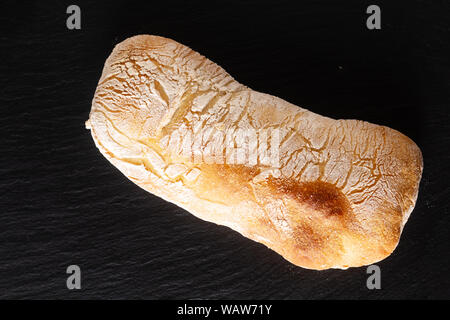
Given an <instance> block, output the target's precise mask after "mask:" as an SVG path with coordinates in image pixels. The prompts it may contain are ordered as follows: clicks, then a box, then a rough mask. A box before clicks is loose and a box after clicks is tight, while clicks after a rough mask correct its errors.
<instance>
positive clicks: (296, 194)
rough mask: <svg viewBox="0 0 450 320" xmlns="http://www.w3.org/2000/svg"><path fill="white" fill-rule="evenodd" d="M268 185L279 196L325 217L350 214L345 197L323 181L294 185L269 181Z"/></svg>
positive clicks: (274, 180)
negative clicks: (279, 194) (281, 195)
mask: <svg viewBox="0 0 450 320" xmlns="http://www.w3.org/2000/svg"><path fill="white" fill-rule="evenodd" d="M270 184H271V185H272V186H273V187H274V188H276V190H277V191H278V192H280V193H281V194H284V195H286V196H288V197H290V198H292V199H295V200H296V201H298V202H299V203H300V204H303V205H306V206H307V207H309V208H311V209H312V211H314V212H318V213H320V214H322V215H324V216H326V217H334V216H336V217H341V216H345V215H347V214H348V213H349V212H350V204H349V202H348V200H347V198H346V197H345V195H344V194H343V193H342V192H341V191H340V190H339V189H338V188H337V187H336V186H334V185H332V184H330V183H327V182H323V181H314V182H300V183H298V182H295V183H294V182H291V181H289V180H283V179H271V180H270Z"/></svg>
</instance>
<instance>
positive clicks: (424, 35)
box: [0, 0, 450, 299]
mask: <svg viewBox="0 0 450 320" xmlns="http://www.w3.org/2000/svg"><path fill="white" fill-rule="evenodd" d="M390 2H391V3H384V2H381V1H374V2H373V3H375V4H378V5H380V6H381V10H382V30H378V31H369V30H368V29H367V28H366V27H365V21H366V18H367V14H366V13H365V10H366V8H367V6H368V5H369V4H372V3H370V2H367V1H353V2H352V1H339V3H338V1H331V0H329V1H318V0H314V1H312V0H308V1H306V0H305V1H273V2H272V3H266V2H264V1H244V0H241V1H234V2H228V1H221V2H210V3H209V4H206V3H202V4H200V3H196V2H194V1H183V2H180V3H178V4H177V3H175V2H173V1H145V2H143V3H144V4H140V3H138V2H134V1H123V2H122V3H120V4H119V3H116V2H105V3H101V2H98V1H95V2H94V1H89V2H88V1H39V2H38V1H35V2H21V3H20V4H18V3H16V2H15V1H14V2H12V1H11V2H7V1H2V2H1V4H0V15H1V16H0V17H1V18H0V22H1V24H0V26H1V30H2V32H1V35H0V37H1V38H0V55H1V56H0V58H1V59H0V61H1V62H0V70H1V77H0V105H1V117H0V137H1V138H0V139H1V140H0V141H1V151H2V156H1V158H0V172H1V180H0V211H1V212H0V298H69V299H72V298H76V299H78V298H87V299H90V298H107V299H108V298H205V299H207V298H231V299H234V298H247V299H248V298H281V299H321V298H327V299H331V298H337V299H341V298H368V299H381V298H389V299H391V298H447V299H448V298H450V281H449V278H450V267H449V265H450V256H449V254H450V253H449V249H450V245H449V240H450V236H449V227H450V216H449V214H450V212H449V202H450V193H449V180H450V174H449V173H450V162H449V160H450V156H449V155H450V153H449V150H448V149H449V147H450V146H449V141H450V138H449V131H450V130H449V127H450V125H449V123H450V115H449V108H450V105H449V103H450V97H449V92H450V91H449V89H450V81H449V75H450V62H449V57H450V50H449V47H450V43H449V42H450V24H449V14H450V3H449V2H448V1H395V4H392V2H393V1H390ZM113 3H114V4H113ZM70 4H78V5H79V6H80V7H81V12H82V29H81V30H74V31H71V30H67V28H66V22H65V21H66V18H67V14H66V13H65V12H66V8H67V6H68V5H70ZM142 33H148V34H157V35H162V36H165V37H169V38H173V39H175V40H177V41H179V42H181V43H183V44H185V45H188V46H190V47H192V48H193V49H194V50H197V51H199V52H200V53H202V54H203V55H205V56H206V57H208V58H209V59H211V60H213V61H215V62H217V63H218V64H219V65H221V66H223V67H224V68H225V69H226V70H227V71H228V72H229V73H230V74H231V75H232V76H234V77H235V78H236V79H237V80H238V81H239V82H241V83H243V84H245V85H247V86H249V87H251V88H253V89H255V90H258V91H262V92H266V93H270V94H273V95H276V96H279V97H281V98H284V99H285V100H287V101H289V102H292V103H294V104H297V105H299V106H303V107H306V108H308V109H310V110H312V111H314V112H317V113H319V114H322V115H326V116H330V117H334V118H356V119H361V120H367V121H370V122H374V123H377V124H382V125H386V126H389V127H392V128H395V129H397V130H400V131H401V132H403V133H404V134H406V135H408V136H409V137H411V138H412V139H413V140H414V141H415V142H416V143H417V144H418V145H419V146H420V147H421V149H422V152H423V155H424V162H425V168H424V174H423V179H422V182H421V187H420V194H419V199H418V202H417V205H416V208H415V210H414V211H413V213H412V215H411V218H410V220H409V222H408V223H407V225H406V227H405V229H404V233H403V235H402V239H401V242H400V244H399V246H398V248H397V249H396V251H395V252H394V253H393V254H392V255H391V256H390V257H389V258H387V259H386V260H384V261H382V262H380V263H378V265H379V266H380V267H381V270H382V290H379V291H369V290H367V289H366V285H365V281H366V278H367V275H366V268H356V269H349V270H347V271H341V270H328V271H321V272H319V271H311V270H306V269H302V268H299V267H295V266H293V265H291V264H290V263H288V262H286V261H285V260H283V258H281V257H280V256H279V255H278V254H276V253H274V252H272V251H270V250H269V249H266V248H265V247H264V246H263V245H260V244H258V243H256V242H253V241H250V240H248V239H246V238H244V237H242V236H240V235H239V234H238V233H236V232H234V231H231V230H230V229H228V228H225V227H220V226H216V225H214V224H211V223H207V222H203V221H201V220H199V219H197V218H195V217H193V216H192V215H190V214H188V213H187V212H185V211H183V210H181V209H179V208H178V207H176V206H175V205H172V204H169V203H167V202H165V201H163V200H161V199H159V198H157V197H155V196H153V195H151V194H149V193H146V192H144V191H143V190H141V189H139V188H138V187H136V186H135V185H134V184H133V183H131V182H130V181H128V180H127V179H126V178H125V177H124V176H122V175H121V174H120V173H119V171H118V170H117V169H115V168H114V167H112V166H111V165H110V164H109V163H108V161H107V160H106V159H104V158H103V157H102V156H101V154H100V153H99V152H98V151H97V149H96V148H95V146H94V143H93V141H92V139H91V137H90V134H89V132H88V131H87V130H85V128H84V122H85V120H86V119H87V118H88V113H89V110H90V103H91V99H92V97H93V94H94V90H95V87H96V84H97V81H98V79H99V77H100V73H101V70H102V67H103V63H104V61H105V59H106V57H107V56H108V55H109V53H110V52H111V50H112V48H113V46H114V45H115V44H116V43H118V42H120V41H122V40H123V39H125V38H127V37H129V36H132V35H135V34H142ZM70 264H78V265H79V266H80V267H81V269H82V290H80V291H69V290H67V289H66V285H65V281H66V276H67V275H66V273H65V270H66V267H67V266H68V265H70Z"/></svg>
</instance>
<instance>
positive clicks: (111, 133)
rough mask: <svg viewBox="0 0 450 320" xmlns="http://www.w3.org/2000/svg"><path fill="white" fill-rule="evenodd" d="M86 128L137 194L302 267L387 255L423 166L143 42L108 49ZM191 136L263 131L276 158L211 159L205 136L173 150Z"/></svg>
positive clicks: (413, 149) (173, 46)
mask: <svg viewBox="0 0 450 320" xmlns="http://www.w3.org/2000/svg"><path fill="white" fill-rule="evenodd" d="M86 126H87V127H88V128H90V129H91V133H92V137H93V139H94V141H95V144H96V145H97V147H98V148H99V149H100V151H101V153H102V154H103V155H104V156H105V157H106V158H107V159H108V160H109V161H110V162H111V163H112V164H113V165H115V166H116V167H117V168H118V169H119V170H120V171H121V172H122V173H123V174H125V175H126V176H127V177H128V178H129V179H130V180H132V181H133V182H135V183H136V184H137V185H139V186H140V187H142V188H143V189H145V190H147V191H149V192H151V193H153V194H155V195H157V196H159V197H161V198H163V199H165V200H167V201H170V202H173V203H175V204H177V205H178V206H180V207H182V208H184V209H186V210H188V211H189V212H191V213H192V214H194V215H195V216H197V217H199V218H201V219H203V220H207V221H211V222H214V223H217V224H220V225H225V226H228V227H230V228H232V229H234V230H236V231H238V232H240V233H241V234H243V235H244V236H246V237H248V238H250V239H253V240H255V241H258V242H261V243H263V244H264V245H266V246H267V247H269V248H271V249H273V250H275V251H276V252H278V253H279V254H281V255H282V256H283V257H284V258H285V259H287V260H289V261H290V262H292V263H294V264H296V265H298V266H302V267H305V268H309V269H327V268H342V269H345V268H348V267H356V266H362V265H368V264H372V263H374V262H377V261H379V260H381V259H383V258H385V257H387V256H388V255H389V254H390V253H391V252H392V251H393V250H394V249H395V247H396V245H397V243H398V241H399V238H400V234H401V232H402V229H403V227H404V225H405V223H406V221H407V219H408V217H409V215H410V213H411V211H412V209H413V207H414V205H415V202H416V198H417V194H418V187H419V182H420V178H421V174H422V167H423V163H422V155H421V152H420V149H419V148H418V147H417V145H416V144H415V143H414V142H413V141H411V140H410V139H409V138H408V137H406V136H404V135H403V134H401V133H399V132H397V131H395V130H393V129H390V128H387V127H383V126H378V125H374V124H370V123H367V122H363V121H358V120H333V119H330V118H327V117H323V116H320V115H317V114H314V113H312V112H310V111H308V110H306V109H303V108H300V107H297V106H295V105H293V104H290V103H288V102H286V101H284V100H282V99H279V98H276V97H274V96H270V95H267V94H263V93H259V92H256V91H253V90H251V89H249V88H247V87H245V86H244V85H242V84H240V83H238V82H237V81H235V80H234V79H233V78H232V77H231V76H230V75H229V74H228V73H226V72H225V71H224V70H223V69H222V68H220V67H219V66H218V65H216V64H215V63H213V62H211V61H210V60H208V59H207V58H205V57H203V56H201V55H200V54H198V53H197V52H195V51H193V50H191V49H190V48H188V47H186V46H184V45H182V44H180V43H178V42H175V41H173V40H170V39H166V38H162V37H158V36H150V35H140V36H135V37H132V38H129V39H127V40H125V41H123V42H121V43H120V44H118V45H117V46H116V47H115V48H114V50H113V52H112V53H111V55H110V56H109V58H108V59H107V60H106V63H105V66H104V69H103V73H102V76H101V78H100V81H99V83H98V87H97V90H96V92H95V96H94V99H93V102H92V110H91V113H90V118H89V120H88V121H87V123H86ZM198 127H201V128H203V129H205V128H214V130H216V131H218V132H223V131H227V132H234V133H235V135H234V136H233V134H231V140H230V141H231V143H232V144H234V143H237V142H236V141H237V139H238V138H239V137H238V135H239V134H238V133H237V132H238V131H239V130H238V129H244V130H254V131H253V132H256V134H257V135H262V133H261V132H262V131H261V130H272V131H270V132H269V133H268V135H269V136H270V134H272V133H273V135H272V136H270V137H269V138H268V140H267V144H266V145H264V144H263V143H261V142H258V143H259V144H260V145H263V146H266V147H267V149H269V148H271V147H272V146H275V143H276V142H277V145H276V146H277V147H278V149H273V150H274V151H273V152H272V153H267V154H269V155H271V156H274V157H276V159H278V160H276V161H275V162H273V161H272V162H267V161H266V162H264V161H262V160H261V159H263V158H264V157H261V158H257V163H256V164H255V163H254V161H253V162H252V161H247V162H238V161H236V160H235V161H234V162H233V161H232V159H236V158H233V156H234V155H235V153H233V152H232V153H230V154H231V156H230V157H229V158H228V159H231V160H230V161H228V162H226V161H222V162H220V161H209V160H211V158H210V159H209V160H208V159H207V158H208V156H210V155H211V154H213V153H212V152H211V151H210V149H208V146H209V145H211V144H212V141H213V140H211V139H210V138H203V140H202V139H200V140H198V139H197V140H196V141H191V142H189V143H190V144H189V146H190V147H191V149H190V150H191V151H192V155H191V154H189V153H186V152H180V149H178V148H179V144H176V143H172V142H173V140H174V138H173V136H174V133H176V132H178V133H179V132H181V133H182V134H181V137H182V138H184V137H187V136H192V137H195V130H196V128H198ZM275 129H278V133H277V134H278V136H276V135H275V133H274V132H275ZM192 132H194V135H190V133H192ZM275 138H276V139H275ZM233 139H235V140H236V141H235V140H233ZM188 141H189V140H188ZM242 141H245V142H243V143H244V144H245V146H247V147H248V146H249V145H250V142H249V141H250V140H245V139H244V140H242ZM258 141H259V140H258ZM178 142H179V141H178ZM177 146H178V147H177ZM216 146H220V147H219V149H220V150H219V151H220V152H222V151H223V152H224V153H226V152H227V151H226V150H225V147H224V145H221V144H220V143H219V144H216ZM213 147H214V146H213ZM249 148H250V147H249ZM175 149H176V150H175ZM183 150H184V149H183ZM231 150H232V149H231ZM236 150H237V149H236ZM248 150H253V151H255V149H248ZM257 150H259V149H257ZM216 151H217V150H216ZM251 154H252V153H251V151H248V152H247V153H245V155H246V156H247V157H251ZM212 159H213V160H214V159H216V160H217V159H218V158H212ZM273 159H275V158H272V160H273ZM260 160H261V161H260ZM266 160H267V157H266Z"/></svg>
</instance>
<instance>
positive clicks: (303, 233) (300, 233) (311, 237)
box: [294, 223, 324, 252]
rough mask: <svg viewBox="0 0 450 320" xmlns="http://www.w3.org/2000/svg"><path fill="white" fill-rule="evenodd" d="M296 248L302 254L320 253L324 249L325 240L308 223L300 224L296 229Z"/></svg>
mask: <svg viewBox="0 0 450 320" xmlns="http://www.w3.org/2000/svg"><path fill="white" fill-rule="evenodd" d="M294 239H295V242H296V246H297V248H298V249H299V250H301V251H302V252H309V251H315V250H317V251H320V250H321V249H323V247H324V238H323V236H322V235H320V234H319V233H317V232H315V231H314V229H313V228H312V227H311V226H310V225H309V224H306V223H300V224H299V225H298V226H296V227H295V228H294Z"/></svg>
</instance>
